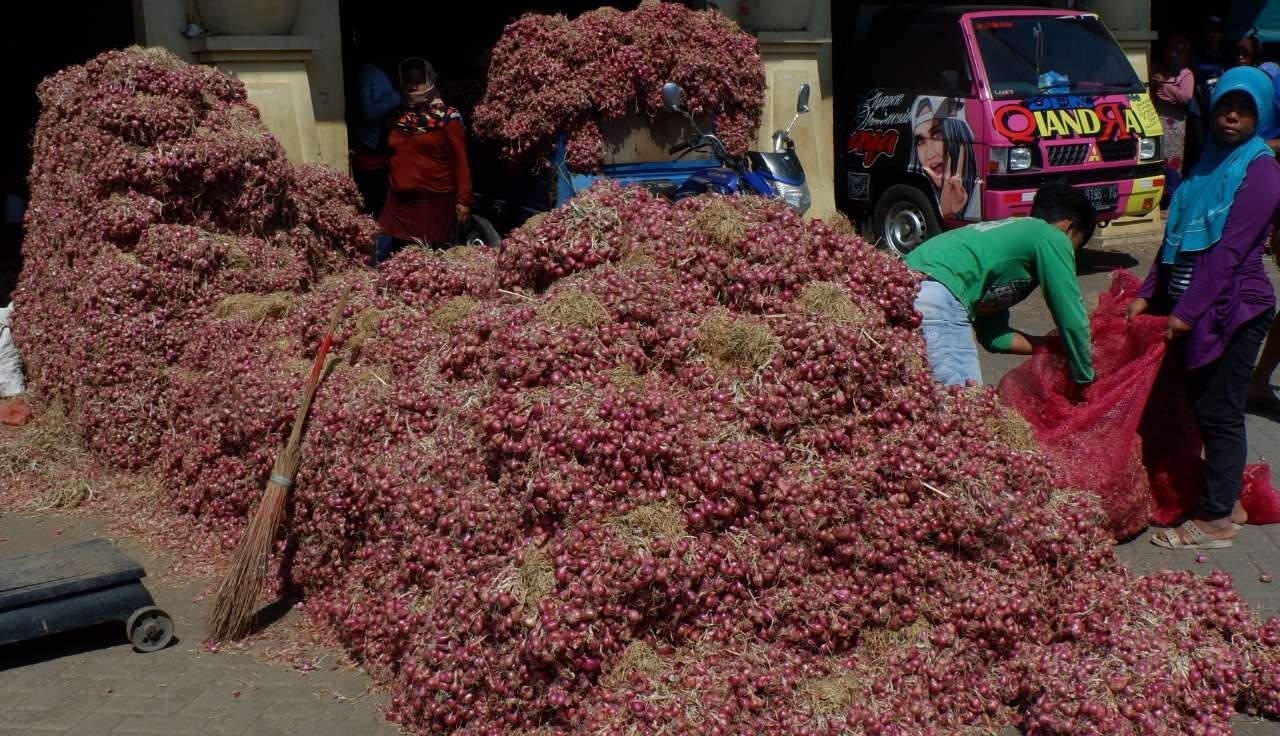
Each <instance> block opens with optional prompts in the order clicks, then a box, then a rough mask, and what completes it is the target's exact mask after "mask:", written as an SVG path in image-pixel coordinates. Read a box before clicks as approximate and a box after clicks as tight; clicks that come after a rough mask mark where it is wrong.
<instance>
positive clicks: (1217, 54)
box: [1191, 15, 1227, 82]
mask: <svg viewBox="0 0 1280 736" xmlns="http://www.w3.org/2000/svg"><path fill="white" fill-rule="evenodd" d="M1224 38H1225V36H1224V34H1223V31H1222V18H1220V17H1218V16H1216V15H1211V16H1209V17H1208V18H1206V19H1205V24H1204V36H1203V37H1202V38H1201V39H1200V41H1201V43H1200V46H1199V47H1197V48H1196V50H1195V53H1194V54H1193V55H1192V57H1191V66H1192V68H1193V69H1194V70H1195V72H1196V76H1197V78H1202V79H1203V80H1204V81H1206V82H1207V81H1208V80H1209V79H1217V78H1218V77H1219V76H1220V75H1221V74H1222V72H1223V71H1225V70H1226V67H1227V51H1226V48H1225V47H1224V45H1223V39H1224Z"/></svg>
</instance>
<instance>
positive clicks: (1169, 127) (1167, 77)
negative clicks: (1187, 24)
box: [1151, 36, 1196, 197]
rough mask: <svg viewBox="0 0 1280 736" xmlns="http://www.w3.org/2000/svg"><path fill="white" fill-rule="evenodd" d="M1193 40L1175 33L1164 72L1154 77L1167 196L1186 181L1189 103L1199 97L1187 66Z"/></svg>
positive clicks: (1167, 51) (1167, 54)
mask: <svg viewBox="0 0 1280 736" xmlns="http://www.w3.org/2000/svg"><path fill="white" fill-rule="evenodd" d="M1190 54H1191V43H1190V42H1189V41H1187V39H1186V38H1184V37H1182V36H1173V37H1172V38H1170V39H1169V40H1168V41H1167V42H1166V43H1165V47H1164V63H1165V71H1164V73H1157V74H1154V75H1152V77H1151V92H1152V96H1153V97H1154V102H1155V107H1156V112H1157V113H1158V114H1159V115H1160V126H1161V127H1162V128H1163V129H1164V138H1163V143H1162V145H1163V153H1164V180H1165V185H1164V191H1165V196H1166V197H1172V196H1173V192H1175V191H1176V190H1177V188H1178V183H1179V182H1181V181H1182V154H1183V150H1184V147H1185V145H1186V140H1187V107H1188V106H1189V105H1190V104H1191V102H1192V100H1193V99H1194V97H1195V91H1196V90H1195V86H1196V82H1195V76H1194V74H1192V72H1191V69H1190V68H1189V67H1188V66H1187V62H1188V61H1189V60H1190Z"/></svg>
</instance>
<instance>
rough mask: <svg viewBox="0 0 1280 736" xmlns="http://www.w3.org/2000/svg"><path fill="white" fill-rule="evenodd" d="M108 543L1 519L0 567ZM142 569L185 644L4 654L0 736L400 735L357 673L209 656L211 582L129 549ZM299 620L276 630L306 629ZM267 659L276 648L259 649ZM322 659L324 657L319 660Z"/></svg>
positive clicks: (107, 636)
mask: <svg viewBox="0 0 1280 736" xmlns="http://www.w3.org/2000/svg"><path fill="white" fill-rule="evenodd" d="M102 535H105V531H104V528H103V526H102V525H101V524H100V523H98V522H96V521H94V520H93V519H91V518H89V517H86V516H81V515H76V516H58V515H54V516H47V517H45V518H43V519H34V518H31V517H29V516H23V515H15V514H5V515H2V516H0V557H7V556H11V555H17V554H28V553H32V552H39V551H43V550H45V549H49V548H53V547H57V546H61V545H64V544H67V543H69V542H78V541H83V540H85V539H91V538H93V537H96V536H102ZM119 544H120V546H121V547H122V548H124V549H125V550H126V551H127V552H128V553H129V554H130V555H131V556H133V557H134V558H135V559H137V560H139V561H140V562H142V563H143V565H144V567H146V569H147V572H148V577H147V578H146V579H145V581H144V582H145V583H146V585H147V588H148V590H150V591H151V594H152V596H153V597H154V598H155V599H156V603H157V605H159V606H160V607H161V608H163V609H165V610H166V611H167V612H168V613H170V614H171V615H172V616H173V617H174V619H175V621H176V633H177V636H178V641H177V642H176V643H175V644H173V645H171V646H170V647H168V648H167V649H164V650H162V651H159V652H155V653H152V654H139V653H136V652H134V651H133V649H132V647H130V646H129V645H128V644H125V643H124V631H123V629H124V627H123V626H119V625H114V626H113V625H104V626H100V627H96V628H92V629H86V630H83V631H81V632H77V633H73V634H66V635H61V636H52V637H45V638H43V639H38V640H35V641H33V642H29V643H23V644H16V645H10V646H7V647H0V736H11V735H16V734H39V735H42V736H51V735H53V734H67V735H74V736H105V735H106V734H150V735H155V736H185V735H187V734H193V735H198V736H205V735H206V734H207V735H209V736H223V735H224V734H225V735H226V736H233V735H235V736H239V735H240V734H244V735H245V736H277V735H279V736H285V735H286V734H288V735H293V734H297V735H298V736H304V735H305V736H330V735H332V736H363V735H364V734H386V735H388V736H393V735H394V734H396V733H399V731H398V730H397V729H396V728H395V727H394V726H392V725H391V724H388V723H387V722H386V721H385V720H383V718H382V716H381V714H380V708H379V706H380V705H381V704H382V702H383V696H382V695H380V694H378V693H376V692H368V690H369V687H370V682H369V679H368V678H367V677H365V676H364V675H363V674H362V673H360V672H358V671H354V670H351V669H350V668H347V667H343V666H338V667H336V668H335V667H334V665H333V661H334V659H335V656H334V655H332V654H330V656H328V657H327V658H325V659H320V658H319V657H315V655H314V654H313V653H308V655H307V661H308V662H311V663H315V662H317V661H318V666H316V668H315V669H314V670H312V671H309V672H303V671H301V670H300V669H298V668H296V667H291V666H290V665H289V663H287V662H281V663H274V662H267V661H264V659H263V658H261V657H259V656H254V655H251V654H248V653H244V652H232V651H222V652H218V653H212V652H209V651H207V650H206V649H204V648H203V647H201V645H200V631H201V621H202V617H203V613H204V605H205V604H204V602H203V601H201V602H199V603H197V602H196V601H195V599H196V597H197V596H198V595H199V594H200V592H201V588H202V587H203V586H202V585H201V584H200V583H195V582H191V581H188V580H183V579H177V578H176V577H175V576H172V575H169V574H168V573H167V566H166V564H165V561H164V560H163V559H158V558H156V557H155V556H154V555H152V554H150V553H149V551H148V550H146V549H144V548H142V547H140V546H138V545H137V544H135V543H131V542H129V541H128V540H120V542H119ZM296 620H297V615H296V614H292V613H290V614H288V615H286V616H284V618H283V619H282V620H281V621H280V622H278V623H277V624H275V626H276V627H278V628H288V627H290V626H294V625H296V623H297V621H296ZM257 648H258V650H259V651H261V650H262V649H264V648H266V645H259V646H258V647H257ZM313 657H314V658H313Z"/></svg>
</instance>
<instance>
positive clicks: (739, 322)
mask: <svg viewBox="0 0 1280 736" xmlns="http://www.w3.org/2000/svg"><path fill="white" fill-rule="evenodd" d="M697 346H698V349H699V350H701V351H702V352H704V353H706V354H707V355H709V356H711V357H712V358H715V359H716V360H718V361H720V362H722V363H725V364H727V365H731V366H736V367H739V368H749V369H751V370H759V369H760V368H763V367H764V366H765V365H767V364H768V363H769V361H770V360H772V359H773V356H774V354H775V353H777V352H778V349H779V348H780V347H781V344H780V343H779V341H778V338H777V336H776V335H774V334H773V332H772V331H770V329H769V328H768V326H767V325H763V324H760V323H759V322H754V321H752V320H749V319H735V318H734V317H733V315H731V314H730V313H729V311H728V310H726V309H716V310H714V311H712V312H711V314H710V316H708V317H707V319H706V320H704V321H703V323H702V326H701V327H699V328H698V336H697Z"/></svg>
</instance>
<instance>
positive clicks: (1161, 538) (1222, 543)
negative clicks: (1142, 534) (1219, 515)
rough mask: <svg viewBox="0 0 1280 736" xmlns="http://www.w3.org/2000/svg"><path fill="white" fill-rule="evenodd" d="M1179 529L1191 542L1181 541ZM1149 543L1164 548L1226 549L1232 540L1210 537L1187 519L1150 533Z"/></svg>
mask: <svg viewBox="0 0 1280 736" xmlns="http://www.w3.org/2000/svg"><path fill="white" fill-rule="evenodd" d="M1179 529H1181V530H1182V531H1183V532H1185V533H1186V535H1187V536H1188V537H1190V538H1191V542H1190V543H1188V542H1183V541H1182V537H1181V536H1180V535H1179V534H1178V530H1179ZM1151 543H1152V544H1154V545H1156V546H1157V547H1164V548H1165V549H1226V548H1227V547H1230V546H1231V545H1232V544H1233V543H1234V540H1231V539H1210V538H1209V537H1208V536H1207V535H1206V534H1205V533H1204V532H1203V531H1202V530H1201V529H1200V527H1199V526H1197V525H1196V523H1195V522H1192V521H1188V522H1186V523H1185V524H1183V525H1182V526H1180V527H1177V528H1175V529H1165V530H1164V531H1159V532H1156V533H1155V534H1152V535H1151Z"/></svg>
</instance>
